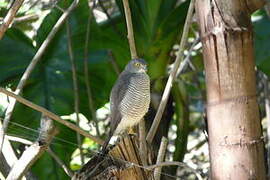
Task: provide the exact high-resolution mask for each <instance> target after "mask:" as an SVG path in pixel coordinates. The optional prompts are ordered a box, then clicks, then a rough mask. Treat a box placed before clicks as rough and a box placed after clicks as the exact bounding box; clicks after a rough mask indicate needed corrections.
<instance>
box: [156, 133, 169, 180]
mask: <svg viewBox="0 0 270 180" xmlns="http://www.w3.org/2000/svg"><path fill="white" fill-rule="evenodd" d="M167 145H168V139H167V138H165V137H162V139H161V143H160V146H159V150H158V156H157V162H156V164H160V163H162V162H163V161H164V157H165V153H166V149H167ZM161 169H162V166H160V167H157V168H156V169H155V170H154V179H155V180H160V175H161Z"/></svg>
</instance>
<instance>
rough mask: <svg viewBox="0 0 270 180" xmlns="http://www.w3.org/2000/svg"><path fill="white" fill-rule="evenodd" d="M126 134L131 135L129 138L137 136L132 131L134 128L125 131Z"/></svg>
mask: <svg viewBox="0 0 270 180" xmlns="http://www.w3.org/2000/svg"><path fill="white" fill-rule="evenodd" d="M127 134H128V135H131V136H135V137H136V136H137V133H136V132H135V131H134V128H133V127H129V128H128V130H127Z"/></svg>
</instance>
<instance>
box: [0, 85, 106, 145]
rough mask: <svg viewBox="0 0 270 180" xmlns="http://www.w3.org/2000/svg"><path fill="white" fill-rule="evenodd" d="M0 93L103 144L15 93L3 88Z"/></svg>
mask: <svg viewBox="0 0 270 180" xmlns="http://www.w3.org/2000/svg"><path fill="white" fill-rule="evenodd" d="M0 92H1V93H4V94H6V95H8V96H10V97H13V98H15V99H16V100H17V101H19V102H20V103H22V104H24V105H26V106H28V107H30V108H32V109H35V110H37V111H39V112H41V113H43V114H44V115H46V116H48V117H49V118H51V119H53V120H55V121H57V122H59V123H61V124H63V125H65V126H67V127H69V128H70V129H72V130H74V131H76V132H78V133H80V134H81V135H83V136H85V137H88V138H90V139H92V140H93V141H95V142H96V143H98V144H103V142H104V141H103V140H101V139H99V138H98V137H95V136H92V135H90V134H89V133H88V132H85V131H84V130H82V129H81V128H79V127H78V126H76V125H74V124H72V123H70V122H68V121H65V120H63V119H61V118H60V117H59V116H58V115H56V114H54V113H52V112H50V111H48V110H47V109H45V108H43V107H41V106H39V105H36V104H34V103H32V102H31V101H28V100H26V99H24V98H23V97H21V96H18V95H16V94H15V93H12V92H10V91H8V90H6V89H4V88H0Z"/></svg>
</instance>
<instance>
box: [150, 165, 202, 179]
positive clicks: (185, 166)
mask: <svg viewBox="0 0 270 180" xmlns="http://www.w3.org/2000/svg"><path fill="white" fill-rule="evenodd" d="M163 166H179V167H184V168H187V169H188V170H190V171H191V172H193V173H194V174H195V175H196V177H197V178H198V179H199V180H203V178H202V176H201V175H200V174H199V173H198V172H197V171H196V170H195V169H193V168H191V167H189V166H188V165H186V164H185V163H182V162H177V161H169V162H162V163H159V164H154V165H151V166H146V167H145V168H146V169H147V170H152V169H155V168H158V167H163Z"/></svg>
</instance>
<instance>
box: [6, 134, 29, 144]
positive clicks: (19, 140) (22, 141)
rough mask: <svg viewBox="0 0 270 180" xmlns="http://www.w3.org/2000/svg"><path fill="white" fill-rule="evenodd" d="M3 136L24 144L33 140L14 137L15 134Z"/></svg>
mask: <svg viewBox="0 0 270 180" xmlns="http://www.w3.org/2000/svg"><path fill="white" fill-rule="evenodd" d="M5 138H7V139H8V140H9V141H14V142H19V143H22V144H26V145H31V144H33V142H31V141H29V140H27V139H23V138H20V137H16V136H10V135H6V136H5Z"/></svg>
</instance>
